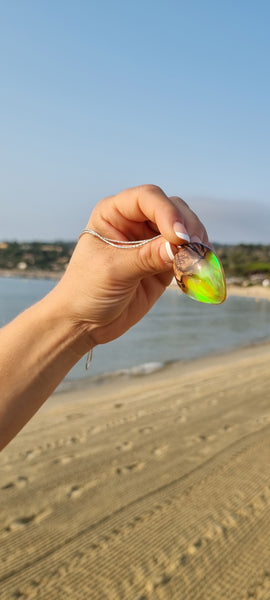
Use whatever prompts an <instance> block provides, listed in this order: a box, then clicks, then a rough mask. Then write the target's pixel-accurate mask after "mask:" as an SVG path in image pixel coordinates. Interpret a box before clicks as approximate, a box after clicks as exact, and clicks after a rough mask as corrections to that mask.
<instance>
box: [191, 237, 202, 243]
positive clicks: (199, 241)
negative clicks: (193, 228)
mask: <svg viewBox="0 0 270 600" xmlns="http://www.w3.org/2000/svg"><path fill="white" fill-rule="evenodd" d="M191 242H193V243H194V244H202V243H203V242H202V240H201V239H200V238H199V237H198V236H197V235H192V236H191Z"/></svg>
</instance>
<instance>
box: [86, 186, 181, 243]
mask: <svg viewBox="0 0 270 600" xmlns="http://www.w3.org/2000/svg"><path fill="white" fill-rule="evenodd" d="M96 209H98V210H97V211H94V212H93V214H92V217H93V220H92V218H91V221H92V222H93V224H95V223H97V226H99V224H100V225H101V226H102V227H103V228H104V226H105V224H106V228H107V232H108V233H110V234H112V233H113V232H116V231H117V232H118V233H119V234H122V235H124V236H127V237H128V234H129V231H130V233H131V231H132V228H134V224H137V225H138V223H143V222H149V221H150V222H152V223H154V224H155V225H156V226H157V229H158V231H159V232H160V233H161V234H162V236H163V237H164V238H165V239H166V240H168V241H169V242H171V243H172V244H177V243H178V244H179V238H181V237H182V239H184V240H186V241H189V235H188V231H187V229H186V227H185V225H184V223H183V219H182V216H181V210H179V208H178V207H177V206H175V204H174V203H173V202H172V201H171V199H170V198H168V196H166V194H165V193H164V192H163V190H162V189H161V188H159V187H158V186H155V185H143V186H139V187H135V188H130V189H129V190H125V191H123V192H120V193H119V194H117V195H116V196H111V197H110V198H105V199H104V200H102V201H101V202H100V203H99V204H98V205H97V207H96Z"/></svg>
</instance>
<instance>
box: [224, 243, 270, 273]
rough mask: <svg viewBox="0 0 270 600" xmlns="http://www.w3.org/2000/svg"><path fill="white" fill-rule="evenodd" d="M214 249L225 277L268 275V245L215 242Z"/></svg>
mask: <svg viewBox="0 0 270 600" xmlns="http://www.w3.org/2000/svg"><path fill="white" fill-rule="evenodd" d="M215 249H216V253H217V255H218V257H219V259H220V260H221V262H222V264H223V268H224V271H225V274H226V276H227V277H244V278H250V277H252V276H255V275H258V274H262V275H265V276H267V275H270V245H267V246H265V245H261V244H256V245H254V244H238V245H236V246H224V245H219V244H217V245H216V246H215Z"/></svg>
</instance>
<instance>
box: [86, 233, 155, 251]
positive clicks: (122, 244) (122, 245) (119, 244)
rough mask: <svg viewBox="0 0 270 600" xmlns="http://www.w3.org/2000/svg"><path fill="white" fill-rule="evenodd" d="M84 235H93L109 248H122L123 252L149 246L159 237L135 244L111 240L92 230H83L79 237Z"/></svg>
mask: <svg viewBox="0 0 270 600" xmlns="http://www.w3.org/2000/svg"><path fill="white" fill-rule="evenodd" d="M84 233H89V234H90V235H93V236H94V237H97V238H99V240H102V241H103V242H105V243H106V244H109V245H110V246H113V247H114V248H122V249H123V250H124V249H128V248H140V246H144V244H149V242H152V241H153V240H156V239H158V238H160V237H161V234H159V235H155V237H152V238H149V239H147V240H138V241H136V242H135V241H134V242H123V241H121V240H111V239H110V238H107V237H104V236H103V235H101V234H100V233H97V231H94V229H84V230H83V231H82V233H81V235H80V237H81V236H82V235H83V234H84ZM80 237H79V239H80Z"/></svg>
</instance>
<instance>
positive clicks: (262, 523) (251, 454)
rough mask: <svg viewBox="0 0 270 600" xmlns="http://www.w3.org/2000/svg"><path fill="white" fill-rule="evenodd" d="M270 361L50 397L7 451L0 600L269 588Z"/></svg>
mask: <svg viewBox="0 0 270 600" xmlns="http://www.w3.org/2000/svg"><path fill="white" fill-rule="evenodd" d="M269 366H270V344H264V345H260V346H254V347H250V348H245V349H242V350H238V351H233V352H231V353H228V354H224V356H214V357H209V358H204V359H200V360H196V361H193V362H189V363H186V364H185V363H182V364H175V365H171V366H170V367H167V368H166V369H165V370H163V371H160V372H158V373H155V374H152V375H148V376H144V377H143V376H140V377H134V378H129V379H128V378H125V377H122V378H118V379H115V380H111V381H108V382H105V383H103V384H101V383H100V384H99V385H97V384H96V385H91V386H89V388H87V389H81V390H80V389H79V390H76V391H73V392H69V393H62V394H55V395H53V396H52V398H51V399H50V400H49V401H48V403H47V404H46V405H45V406H44V408H43V409H42V410H41V411H40V412H39V413H38V414H37V415H36V416H35V418H34V419H33V420H32V421H31V422H30V423H29V424H28V425H27V426H26V427H25V429H24V430H23V431H22V432H21V433H20V434H19V435H18V436H17V438H16V439H15V440H13V442H11V443H10V445H9V446H8V447H7V448H6V449H5V450H4V451H3V452H2V454H1V455H0V469H1V470H0V473H1V483H0V488H1V494H0V515H1V530H0V561H1V562H0V568H1V573H0V598H1V600H11V599H22V600H28V599H29V600H30V599H36V598H37V599H39V600H67V599H72V600H82V599H83V600H84V599H85V600H86V599H87V600H107V599H108V600H120V599H123V600H174V599H175V600H248V599H249V600H250V598H252V599H258V600H259V599H260V600H269V598H270V466H269V465H270V398H269V390H270V368H269Z"/></svg>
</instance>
